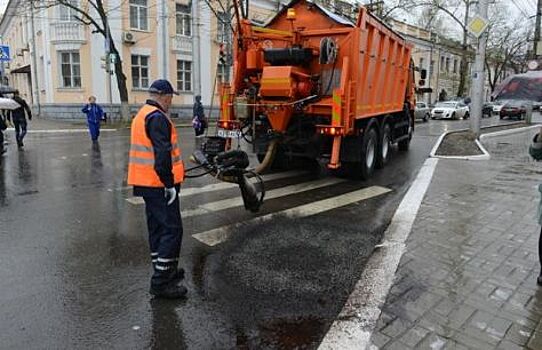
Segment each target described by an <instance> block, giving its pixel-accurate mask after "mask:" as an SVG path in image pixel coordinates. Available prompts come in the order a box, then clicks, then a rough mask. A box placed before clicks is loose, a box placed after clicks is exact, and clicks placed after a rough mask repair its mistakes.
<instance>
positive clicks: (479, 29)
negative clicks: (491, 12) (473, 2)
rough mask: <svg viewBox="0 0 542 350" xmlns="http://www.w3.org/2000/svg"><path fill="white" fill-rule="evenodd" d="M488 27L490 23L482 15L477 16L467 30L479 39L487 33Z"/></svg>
mask: <svg viewBox="0 0 542 350" xmlns="http://www.w3.org/2000/svg"><path fill="white" fill-rule="evenodd" d="M488 25H489V21H488V20H487V19H486V18H484V17H482V16H480V15H476V16H474V18H473V19H472V20H471V21H470V22H469V25H468V26H467V29H468V30H469V32H471V34H472V35H474V36H475V37H477V38H479V37H480V35H482V33H483V32H485V30H486V29H487V26H488Z"/></svg>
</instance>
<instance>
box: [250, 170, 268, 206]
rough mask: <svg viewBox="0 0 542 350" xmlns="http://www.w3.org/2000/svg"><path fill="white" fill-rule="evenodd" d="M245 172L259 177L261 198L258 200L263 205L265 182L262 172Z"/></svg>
mask: <svg viewBox="0 0 542 350" xmlns="http://www.w3.org/2000/svg"><path fill="white" fill-rule="evenodd" d="M245 174H250V175H252V177H255V178H256V179H258V182H259V183H260V199H259V200H258V202H259V203H260V205H262V204H263V200H264V198H265V183H264V182H263V179H262V177H261V176H260V174H258V173H257V172H255V171H252V170H247V171H245Z"/></svg>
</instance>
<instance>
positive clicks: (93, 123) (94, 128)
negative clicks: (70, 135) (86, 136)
mask: <svg viewBox="0 0 542 350" xmlns="http://www.w3.org/2000/svg"><path fill="white" fill-rule="evenodd" d="M81 111H82V112H83V113H85V114H86V115H87V124H88V131H89V132H90V138H91V139H92V142H98V137H100V122H101V121H102V118H103V117H104V111H103V109H102V107H100V105H99V104H97V103H96V97H94V96H90V97H89V98H88V104H86V105H85V107H83V109H82V110H81Z"/></svg>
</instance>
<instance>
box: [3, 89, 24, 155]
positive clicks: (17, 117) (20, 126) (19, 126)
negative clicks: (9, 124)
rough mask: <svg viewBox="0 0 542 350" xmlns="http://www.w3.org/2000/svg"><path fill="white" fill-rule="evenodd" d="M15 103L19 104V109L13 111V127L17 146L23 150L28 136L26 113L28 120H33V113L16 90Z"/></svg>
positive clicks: (14, 94)
mask: <svg viewBox="0 0 542 350" xmlns="http://www.w3.org/2000/svg"><path fill="white" fill-rule="evenodd" d="M13 101H15V102H17V104H18V105H19V107H18V108H13V109H12V111H11V120H12V121H13V125H14V126H15V138H16V139H17V146H18V147H19V148H22V147H23V146H24V144H23V139H24V137H25V136H26V131H27V122H26V116H25V112H26V115H27V116H28V120H32V111H31V110H30V107H28V104H27V103H26V101H25V100H24V99H23V98H22V97H21V96H20V94H19V90H15V92H14V93H13ZM0 108H1V107H0ZM8 120H9V115H8Z"/></svg>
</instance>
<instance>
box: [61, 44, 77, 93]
mask: <svg viewBox="0 0 542 350" xmlns="http://www.w3.org/2000/svg"><path fill="white" fill-rule="evenodd" d="M58 54H59V56H60V79H61V80H60V86H61V87H63V88H80V87H81V64H80V61H79V52H77V51H64V52H59V53H58Z"/></svg>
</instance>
